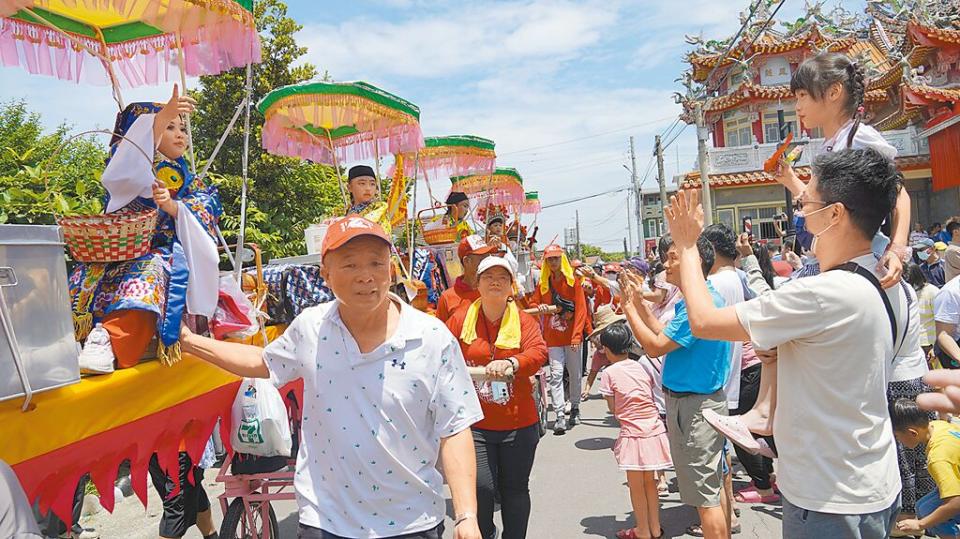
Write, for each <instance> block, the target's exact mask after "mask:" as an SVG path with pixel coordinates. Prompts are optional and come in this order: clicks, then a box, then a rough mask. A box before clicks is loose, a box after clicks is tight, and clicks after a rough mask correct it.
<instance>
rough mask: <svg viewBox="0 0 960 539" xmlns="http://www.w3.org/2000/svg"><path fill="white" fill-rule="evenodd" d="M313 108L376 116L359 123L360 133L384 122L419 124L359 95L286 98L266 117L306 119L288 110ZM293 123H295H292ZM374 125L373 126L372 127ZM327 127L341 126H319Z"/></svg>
mask: <svg viewBox="0 0 960 539" xmlns="http://www.w3.org/2000/svg"><path fill="white" fill-rule="evenodd" d="M301 107H302V108H311V107H329V108H346V109H353V110H359V111H363V112H367V113H369V114H370V115H371V116H374V119H372V120H370V121H368V122H362V123H361V122H358V124H359V125H358V126H357V129H358V130H360V131H367V130H369V129H371V128H373V129H375V128H377V127H378V126H377V125H376V124H380V123H383V122H387V123H389V122H393V123H400V124H418V123H419V121H418V120H417V119H416V118H415V117H414V116H412V115H410V114H407V113H405V112H401V111H398V110H397V109H394V108H392V107H388V106H386V105H382V104H380V103H377V102H375V101H372V100H370V99H367V98H365V97H361V96H357V95H329V94H305V95H292V96H289V97H284V98H283V99H281V100H279V101H277V102H276V103H274V104H273V105H272V106H271V107H270V108H268V109H267V111H266V114H264V117H265V118H266V120H267V121H270V120H271V119H273V117H274V116H275V115H278V114H279V115H281V116H284V117H286V118H287V119H288V120H293V119H294V118H297V117H298V116H301V117H306V116H307V115H306V114H302V113H301V114H297V113H293V114H291V113H290V112H289V111H288V109H295V108H301ZM291 123H293V122H291ZM370 124H373V125H370ZM318 127H326V128H328V129H335V128H337V127H341V126H329V127H327V126H318Z"/></svg>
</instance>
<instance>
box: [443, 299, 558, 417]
mask: <svg viewBox="0 0 960 539" xmlns="http://www.w3.org/2000/svg"><path fill="white" fill-rule="evenodd" d="M466 317H467V309H458V310H457V311H456V312H455V313H454V314H453V316H451V317H450V319H449V320H447V327H448V328H449V329H450V331H451V332H452V333H453V336H454V337H456V338H457V340H459V339H460V331H461V330H462V329H463V323H464V320H465V319H466ZM499 333H500V321H499V320H498V321H497V322H496V323H491V322H490V321H488V320H487V318H486V316H484V315H483V309H481V310H480V316H479V317H477V338H476V340H474V341H473V342H472V343H470V344H469V345H467V344H464V343H463V341H460V350H461V351H462V352H463V357H464V359H465V360H466V362H467V365H470V366H475V367H482V366H484V365H487V364H488V363H490V362H491V361H493V360H494V359H509V358H511V357H512V358H515V359H516V360H517V362H518V363H519V364H520V370H519V372H517V373H516V375H515V376H514V378H513V381H512V382H510V383H509V386H508V387H509V388H510V399H509V400H508V401H507V402H506V403H505V404H498V403H496V402H492V401H491V400H489V399H485V398H484V395H483V393H481V394H480V407H481V408H482V409H483V419H482V420H481V421H479V422H477V423H476V424H474V425H473V426H474V427H476V428H478V429H484V430H498V431H504V430H516V429H522V428H524V427H529V426H530V425H534V424H536V423H537V421H539V420H540V416H539V415H538V414H537V406H536V404H535V403H534V401H533V385H532V384H531V382H530V377H532V376H533V375H534V374H536V373H537V371H538V370H540V367H542V366H543V365H544V364H545V363H546V362H547V346H546V344H544V342H543V336H542V335H541V334H540V324H539V323H538V322H537V320H536V319H535V318H534V317H532V316H530V315H528V314H526V313H524V312H523V311H521V312H520V348H515V349H512V350H505V349H500V348H495V349H494V350H493V358H492V359H491V353H490V352H491V348H492V343H495V342H497V335H499Z"/></svg>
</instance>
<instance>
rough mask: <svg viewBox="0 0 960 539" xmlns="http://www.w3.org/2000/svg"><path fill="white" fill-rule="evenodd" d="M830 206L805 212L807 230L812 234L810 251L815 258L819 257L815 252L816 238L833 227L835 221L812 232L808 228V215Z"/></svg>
mask: <svg viewBox="0 0 960 539" xmlns="http://www.w3.org/2000/svg"><path fill="white" fill-rule="evenodd" d="M830 206H833V204H830V205H829V206H824V207H822V208H820V209H819V210H817V211H812V212H810V213H808V214H806V225H807V232H810V233H811V234H813V241H812V242H810V252H811V253H813V256H815V257H817V258H819V255H818V254H817V240H819V239H820V236H822V235H824V234H826V233H827V231H828V230H830V229H831V228H833V227H834V225H836V224H837V223H830V224H829V225H827V228H824V229H823V230H821V231H820V232H817V233H814V232H812V231H811V230H810V228H809V226H810V216H811V215H816V214H818V213H820V212H822V211H823V210H825V209H827V208H829V207H830Z"/></svg>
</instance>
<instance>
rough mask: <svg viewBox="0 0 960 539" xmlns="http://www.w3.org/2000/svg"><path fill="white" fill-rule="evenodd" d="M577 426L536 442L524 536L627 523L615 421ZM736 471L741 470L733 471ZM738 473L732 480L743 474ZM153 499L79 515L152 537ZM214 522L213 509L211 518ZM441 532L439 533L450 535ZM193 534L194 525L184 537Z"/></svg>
mask: <svg viewBox="0 0 960 539" xmlns="http://www.w3.org/2000/svg"><path fill="white" fill-rule="evenodd" d="M582 412H583V416H584V417H583V424H581V425H578V426H577V427H575V428H574V429H573V430H571V431H569V432H568V433H567V434H566V435H564V436H554V435H553V434H547V436H546V437H544V438H543V439H542V441H541V443H540V447H539V448H538V451H537V460H536V464H535V465H534V469H533V475H532V477H531V482H530V483H531V490H532V497H533V513H532V515H531V519H530V530H529V533H528V537H530V538H531V539H545V538H558V539H566V538H576V537H613V536H614V534H615V533H616V532H617V530H620V529H623V528H625V527H627V526H630V525H631V524H632V521H633V518H632V514H631V509H630V498H629V493H628V491H627V488H626V484H625V476H624V475H623V473H622V472H620V471H618V470H617V466H616V462H615V460H614V458H613V452H612V451H611V450H610V448H611V447H612V446H613V442H614V440H615V439H616V436H617V427H616V424H615V422H614V420H613V418H612V417H611V416H610V415H609V414H608V413H607V411H606V404H605V403H604V402H603V401H602V400H600V399H598V398H596V397H595V398H594V399H592V400H590V401H588V402H586V403H584V405H583V408H582ZM737 471H740V470H739V469H737ZM215 477H216V470H208V471H207V477H206V482H205V484H206V486H207V490H208V492H209V493H211V496H216V495H218V494H219V493H220V492H222V489H219V488H218V484H217V483H216V482H215V481H214V479H215ZM743 477H744V476H743V475H742V474H740V475H739V476H738V477H737V483H739V485H741V486H742V485H743V484H745V483H746V481H747V480H746V479H742V478H743ZM160 511H161V509H160V503H159V498H158V497H157V495H156V493H154V492H152V489H151V497H150V501H149V509H148V510H147V511H144V509H143V507H142V506H141V505H140V502H139V501H137V499H136V497H133V498H127V499H125V500H124V501H123V502H122V503H120V504H119V505H118V507H117V509H116V511H115V513H114V514H113V515H109V514H106V513H105V512H101V513H99V514H97V515H94V516H93V517H90V518H87V519H85V522H86V523H87V525H92V526H94V527H95V528H96V529H97V530H98V531H99V532H100V536H101V537H102V538H104V539H114V538H118V539H119V538H122V539H154V538H156V532H157V523H158V522H159V520H160ZM276 512H277V518H278V519H279V520H280V529H281V534H280V535H281V537H282V538H284V539H287V538H291V539H292V538H295V537H296V527H297V515H296V507H295V506H294V504H293V503H292V502H286V503H280V504H277V506H276ZM741 514H742V518H741V523H742V527H743V532H742V533H741V534H740V535H739V536H736V537H742V538H744V539H776V538H779V537H781V534H780V507H779V506H777V507H773V506H762V505H759V506H754V507H750V506H741ZM661 515H662V519H663V523H664V524H663V527H664V530H665V531H666V536H667V537H689V536H687V535H685V534H684V529H685V528H686V527H687V526H689V525H690V524H693V523H695V522H696V512H695V511H694V510H693V509H691V508H688V507H685V506H683V505H681V504H680V503H679V497H678V495H677V493H676V492H671V493H670V495H669V496H668V497H666V498H664V499H663V509H662V512H661ZM220 520H221V514H220V510H219V507H216V505H215V508H214V521H215V522H216V523H218V525H219V522H220ZM452 536H453V535H452V533H449V532H448V533H447V535H446V537H452ZM186 537H187V538H189V539H200V534H199V533H198V532H197V530H196V529H195V528H194V529H193V530H191V531H190V532H189V533H188V534H187V536H186Z"/></svg>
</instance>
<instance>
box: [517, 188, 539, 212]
mask: <svg viewBox="0 0 960 539" xmlns="http://www.w3.org/2000/svg"><path fill="white" fill-rule="evenodd" d="M525 198H526V200H524V201H523V204H522V205H521V206H520V213H524V214H528V215H529V214H537V213H540V193H539V192H537V191H527V193H526V197H525Z"/></svg>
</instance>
